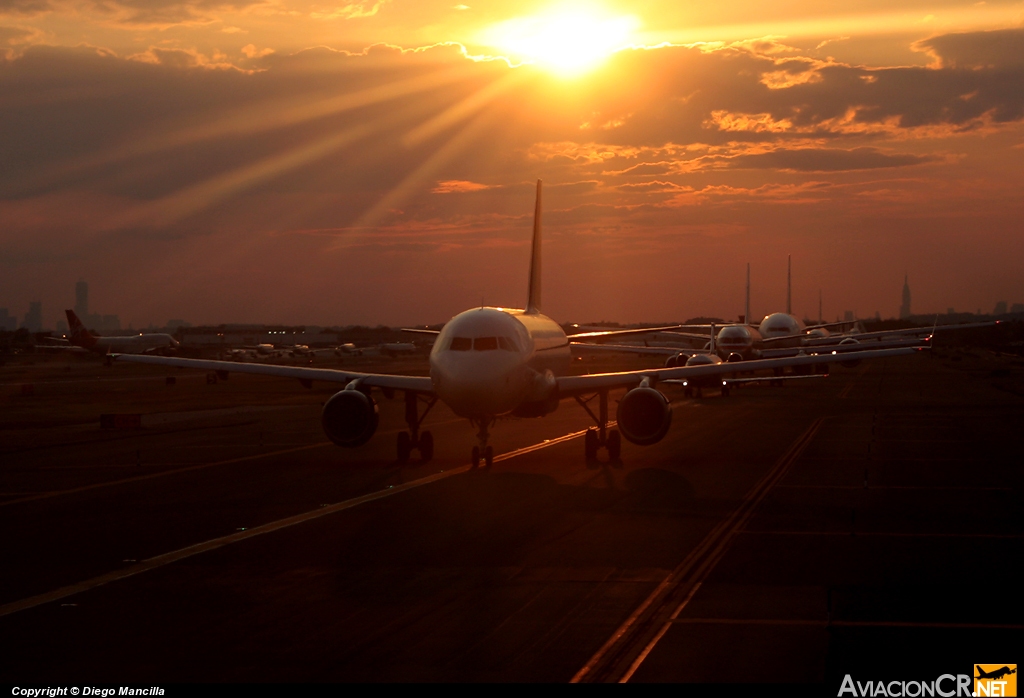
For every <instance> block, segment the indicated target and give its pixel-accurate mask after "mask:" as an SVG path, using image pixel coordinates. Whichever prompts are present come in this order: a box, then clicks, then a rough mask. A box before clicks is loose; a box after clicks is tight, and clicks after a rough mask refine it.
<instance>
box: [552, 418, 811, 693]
mask: <svg viewBox="0 0 1024 698" xmlns="http://www.w3.org/2000/svg"><path fill="white" fill-rule="evenodd" d="M824 421H825V417H819V418H818V419H816V420H815V421H814V422H813V423H812V424H811V425H810V426H809V427H808V428H807V430H806V431H804V432H803V433H802V434H801V435H800V436H799V437H798V438H797V439H796V441H794V442H793V443H792V444H791V445H790V447H789V449H787V451H786V452H785V453H784V454H783V455H782V457H781V458H779V460H778V461H776V463H775V465H774V466H773V467H772V468H771V470H769V471H768V473H766V474H765V475H764V477H762V478H761V479H760V480H759V481H758V482H757V484H755V485H754V486H753V487H752V488H751V489H750V491H748V492H747V494H746V495H745V496H744V498H743V501H741V502H740V504H739V505H738V506H737V507H736V509H734V510H733V512H732V513H731V514H730V515H729V516H728V517H727V518H725V519H723V520H722V521H721V522H720V523H719V524H718V525H717V526H715V528H714V529H712V530H711V532H710V533H708V535H707V536H705V538H704V540H702V541H701V542H700V544H698V545H697V547H695V548H694V549H693V550H692V551H691V552H690V554H689V555H687V556H686V558H684V559H683V561H682V562H681V563H679V566H678V567H676V568H675V569H674V570H673V571H672V572H671V573H670V574H669V575H668V576H666V577H665V579H664V580H663V581H662V582H661V584H659V585H658V586H657V588H655V590H654V591H653V592H651V594H650V595H649V596H648V597H647V598H646V599H645V600H644V602H643V603H641V604H640V606H639V607H638V608H637V609H636V610H635V611H634V612H633V613H632V614H631V615H630V616H629V618H627V619H626V621H625V622H624V623H623V624H622V625H621V626H619V628H618V629H617V630H616V631H615V632H614V633H613V634H612V636H611V637H610V638H608V640H607V641H606V642H605V643H604V645H602V646H601V648H600V649H599V650H598V651H597V652H596V653H595V654H594V656H593V657H591V658H590V660H589V661H588V662H587V663H586V664H585V665H584V666H583V667H582V668H581V669H580V670H579V671H578V672H576V674H575V676H573V677H572V679H570V683H580V682H582V681H584V680H585V681H588V682H591V681H605V680H612V681H617V682H618V683H626V682H627V681H629V679H630V677H632V675H633V674H634V673H635V672H636V670H637V669H638V668H639V667H640V665H641V664H642V663H643V661H644V660H645V659H646V658H647V656H648V655H649V654H650V653H651V651H652V650H653V649H654V646H655V645H656V644H657V643H658V641H660V640H661V638H662V637H663V636H664V635H665V633H666V632H667V631H668V629H669V627H671V624H672V621H673V620H674V619H675V618H676V617H678V615H679V614H680V613H681V612H682V610H683V609H684V608H685V607H686V605H687V604H688V603H689V602H690V599H692V598H693V595H694V594H696V593H697V589H699V588H700V585H701V583H702V582H703V581H704V579H705V578H706V577H707V575H708V574H709V573H710V571H711V570H712V569H713V568H714V566H715V565H716V564H717V563H718V561H719V560H720V559H721V558H722V557H723V556H724V554H725V551H726V550H727V549H728V547H729V544H730V543H731V542H732V540H733V538H734V536H735V535H736V532H737V531H739V530H740V529H742V527H743V526H744V525H745V524H746V523H747V521H748V520H749V519H750V517H751V516H752V515H753V513H754V511H755V510H756V509H757V506H758V505H759V504H760V503H761V501H762V500H763V499H764V497H765V496H766V495H767V494H768V492H769V491H770V490H771V489H772V487H773V486H774V485H775V484H776V483H777V482H778V481H779V480H780V479H782V477H783V476H784V475H785V474H786V472H787V471H788V469H789V466H790V465H792V463H793V462H794V461H795V460H796V459H797V458H798V457H799V456H800V454H801V453H802V452H803V450H804V449H805V448H806V447H807V446H808V444H810V443H811V441H812V440H813V439H814V436H815V435H816V434H817V433H818V430H819V429H820V428H821V425H822V424H823V423H824ZM691 585H692V586H691ZM688 586H689V587H690V588H689V591H688V593H687V595H686V597H685V598H684V599H683V600H682V602H681V603H679V604H678V606H676V607H675V610H674V611H673V612H672V613H671V615H670V616H669V617H668V618H665V617H664V616H665V613H666V611H667V608H668V607H669V605H670V604H672V603H674V597H673V592H675V591H677V590H681V589H684V588H687V587H688ZM658 623H661V628H660V630H659V631H658V632H657V633H656V634H655V635H654V637H653V639H651V640H650V641H648V642H647V643H646V644H645V646H644V647H643V649H642V651H641V652H640V654H639V655H638V656H637V657H636V658H635V659H634V660H633V661H632V663H631V664H630V666H629V668H628V669H626V671H625V673H623V674H622V675H621V677H619V678H616V676H615V674H616V672H617V671H618V668H619V667H620V666H621V665H622V664H623V663H624V662H625V661H628V660H629V655H630V654H631V653H632V649H633V648H634V647H635V646H636V645H637V643H638V642H641V641H643V640H645V636H646V635H647V633H649V632H650V630H651V629H652V627H657V624H658Z"/></svg>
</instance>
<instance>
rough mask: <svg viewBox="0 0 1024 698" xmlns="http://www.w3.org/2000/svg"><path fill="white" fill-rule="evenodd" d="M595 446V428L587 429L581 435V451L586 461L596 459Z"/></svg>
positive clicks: (596, 445) (596, 444)
mask: <svg viewBox="0 0 1024 698" xmlns="http://www.w3.org/2000/svg"><path fill="white" fill-rule="evenodd" d="M597 448H598V442H597V429H587V433H586V434H585V435H584V436H583V453H584V455H585V456H586V459H587V462H588V463H590V462H593V461H595V460H597Z"/></svg>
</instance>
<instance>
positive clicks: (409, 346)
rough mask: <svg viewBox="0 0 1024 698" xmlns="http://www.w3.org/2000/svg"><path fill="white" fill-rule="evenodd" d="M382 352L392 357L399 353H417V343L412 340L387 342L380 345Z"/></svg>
mask: <svg viewBox="0 0 1024 698" xmlns="http://www.w3.org/2000/svg"><path fill="white" fill-rule="evenodd" d="M378 348H379V349H380V352H381V353H382V354H385V355H387V356H390V357H392V358H394V357H396V356H398V355H399V354H415V353H416V345H415V344H413V343H412V342H385V343H384V344H381V345H380V346H379V347H378Z"/></svg>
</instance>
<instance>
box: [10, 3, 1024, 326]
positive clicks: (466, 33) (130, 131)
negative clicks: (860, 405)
mask: <svg viewBox="0 0 1024 698" xmlns="http://www.w3.org/2000/svg"><path fill="white" fill-rule="evenodd" d="M893 5H894V4H893V3H891V2H888V1H885V2H883V1H882V0H870V1H868V2H854V3H850V2H835V1H833V0H815V1H813V2H812V1H810V0H781V1H779V2H773V3H765V2H754V1H753V0H749V1H748V0H721V1H720V2H715V3H680V2H667V1H666V2H660V1H657V0H631V1H629V2H626V1H621V2H616V1H614V0H608V1H606V2H585V3H583V2H580V3H572V2H567V3H554V2H525V1H523V0H516V1H515V2H511V1H510V2H480V3H476V2H473V0H467V4H456V3H452V2H450V0H449V2H434V1H432V0H415V1H414V0H366V1H359V0H353V1H351V2H348V1H347V0H341V2H339V3H337V4H331V3H330V2H323V1H322V0H235V1H234V2H220V1H219V0H0V56H2V58H0V307H4V306H6V307H8V308H9V309H10V311H11V312H12V314H17V315H19V317H20V316H21V315H23V314H24V313H25V311H26V310H27V307H28V303H29V301H31V300H41V301H42V302H43V309H44V324H45V325H47V326H50V327H52V326H53V325H54V323H55V321H56V320H57V318H58V316H59V314H62V310H63V308H66V307H71V306H72V305H73V300H74V285H75V282H76V281H77V280H79V279H85V280H86V281H88V282H89V284H90V291H91V298H90V301H91V306H92V310H93V311H94V312H101V313H117V314H119V315H120V316H121V320H122V322H123V323H125V324H127V322H129V321H130V322H132V323H133V325H134V326H135V327H141V326H145V325H147V324H150V323H155V324H159V325H162V324H163V323H165V322H166V321H167V320H168V319H169V318H184V319H185V320H188V321H189V322H192V323H193V324H200V323H220V322H272V323H289V324H322V325H333V324H339V325H344V324H355V323H358V324H374V325H375V324H379V323H382V324H390V325H398V324H405V323H436V322H443V321H445V320H447V319H448V318H449V317H451V316H452V315H453V314H455V313H457V312H459V311H460V310H463V309H465V308H467V307H471V306H473V305H476V304H479V303H481V302H483V303H486V304H488V305H505V306H522V304H524V303H525V300H526V298H525V296H526V281H527V265H528V254H529V250H528V241H529V235H530V223H531V217H532V210H533V187H534V183H535V181H536V180H537V179H543V180H544V187H545V189H544V195H545V200H544V210H545V247H544V307H543V310H544V311H545V312H546V313H547V314H549V315H551V316H552V317H554V318H555V319H556V320H559V321H574V322H589V321H597V320H610V321H619V322H638V321H671V320H682V319H685V318H688V317H692V316H696V315H718V316H721V317H728V318H734V317H735V316H736V315H737V314H739V313H742V312H743V292H744V278H745V272H746V263H747V262H750V263H751V267H752V271H751V275H752V282H753V293H752V296H753V303H752V310H753V313H754V314H756V315H760V314H763V313H765V312H770V311H775V310H782V309H784V306H785V280H786V256H787V254H792V257H793V278H794V288H793V306H794V307H793V309H794V311H795V312H796V313H797V314H800V315H803V316H807V317H812V318H816V317H817V315H818V293H819V290H820V291H821V293H822V295H823V299H824V301H823V302H824V315H825V317H826V319H834V318H835V317H836V316H837V315H839V314H841V313H842V312H843V311H844V310H855V311H856V312H857V314H858V315H860V316H873V315H874V314H875V312H876V311H878V312H880V313H881V314H882V316H883V317H890V316H894V315H896V314H897V312H898V306H899V303H900V293H901V290H902V287H903V278H904V274H908V275H909V279H910V286H911V289H912V292H913V310H914V311H915V312H920V313H927V312H945V311H946V309H947V308H948V307H954V308H956V310H958V311H975V310H977V309H979V308H980V309H981V310H983V311H984V312H991V311H992V308H993V306H994V305H995V303H996V301H998V300H1005V301H1007V302H1009V303H1011V304H1012V303H1014V302H1019V303H1024V274H1022V267H1024V125H1022V122H1024V2H1021V1H1018V2H1001V1H995V2H993V1H985V2H958V1H954V0H907V1H905V2H902V3H898V6H899V9H898V10H894V9H892V7H893Z"/></svg>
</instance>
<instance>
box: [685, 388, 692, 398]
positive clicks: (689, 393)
mask: <svg viewBox="0 0 1024 698" xmlns="http://www.w3.org/2000/svg"><path fill="white" fill-rule="evenodd" d="M683 397H693V388H683Z"/></svg>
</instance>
